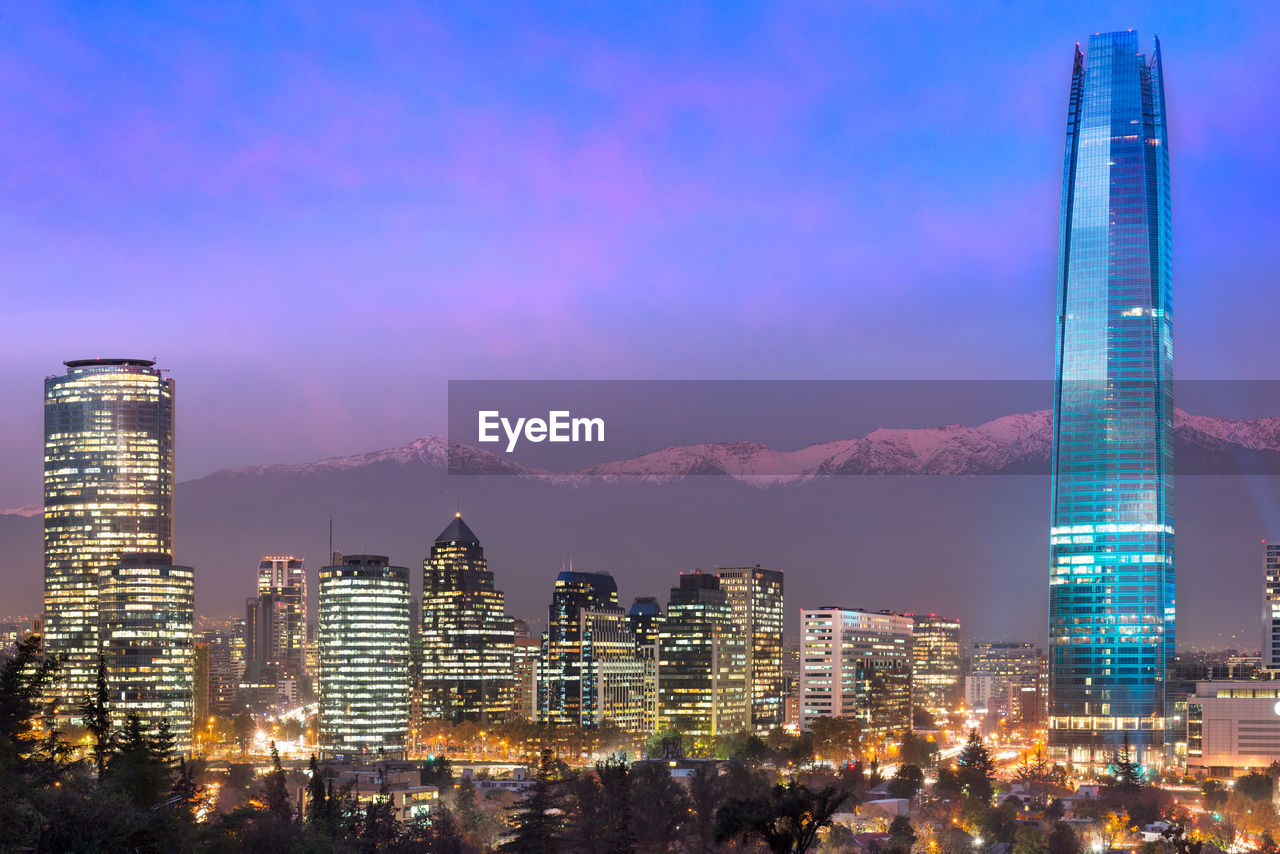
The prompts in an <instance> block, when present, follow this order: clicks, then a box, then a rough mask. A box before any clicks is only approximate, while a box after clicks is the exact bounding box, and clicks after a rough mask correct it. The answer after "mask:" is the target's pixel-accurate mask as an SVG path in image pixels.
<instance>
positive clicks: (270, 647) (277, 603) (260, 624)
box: [240, 555, 311, 709]
mask: <svg viewBox="0 0 1280 854" xmlns="http://www.w3.org/2000/svg"><path fill="white" fill-rule="evenodd" d="M257 591H258V594H257V595H256V596H254V597H252V598H250V599H248V600H247V601H246V603H245V633H244V637H245V672H244V675H243V677H242V680H241V683H240V699H241V701H242V702H244V703H245V704H246V705H247V706H249V707H250V708H254V709H263V708H267V707H271V706H279V705H281V704H283V705H285V706H294V705H296V704H297V703H299V702H300V701H301V700H302V699H303V698H304V697H307V696H310V694H311V683H310V680H309V678H308V671H307V635H306V626H307V578H306V565H305V563H304V562H303V561H302V559H300V558H296V557H293V556H292V555H287V556H275V555H265V556H264V557H263V558H262V560H260V561H259V562H258V579H257Z"/></svg>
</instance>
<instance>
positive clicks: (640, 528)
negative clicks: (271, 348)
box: [0, 411, 1280, 647]
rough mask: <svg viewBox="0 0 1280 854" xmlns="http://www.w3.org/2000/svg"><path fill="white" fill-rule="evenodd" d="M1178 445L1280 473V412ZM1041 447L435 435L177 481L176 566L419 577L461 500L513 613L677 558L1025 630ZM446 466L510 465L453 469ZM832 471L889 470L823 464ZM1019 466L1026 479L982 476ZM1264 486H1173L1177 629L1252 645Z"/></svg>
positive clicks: (224, 574) (1035, 581) (1274, 512)
mask: <svg viewBox="0 0 1280 854" xmlns="http://www.w3.org/2000/svg"><path fill="white" fill-rule="evenodd" d="M1175 436H1176V440H1175V441H1176V453H1177V466H1178V471H1179V472H1180V473H1184V474H1186V473H1200V474H1229V473H1240V472H1256V473H1267V474H1275V473H1280V419H1276V418H1265V419H1255V420H1239V419H1229V418H1216V417H1209V416H1200V415H1191V414H1187V413H1184V412H1181V411H1179V412H1177V413H1176V415H1175ZM1050 443H1051V424H1050V416H1049V413H1048V412H1047V411H1036V412H1027V413H1022V414H1017V415H1009V416H1004V417H1001V418H996V419H994V420H991V421H988V422H985V423H982V424H978V425H976V426H963V425H949V426H944V427H931V428H921V429H878V430H874V431H872V432H870V433H867V434H866V435H864V436H860V437H855V438H850V439H843V440H838V441H834V442H827V443H823V444H816V445H810V446H808V447H804V448H800V449H797V450H776V449H773V448H770V447H768V446H766V445H763V444H760V443H754V442H726V443H707V444H697V445H683V446H674V447H669V448H664V449H661V450H656V451H653V452H651V453H647V454H643V455H640V456H636V457H633V458H629V459H624V460H616V461H610V462H602V463H599V464H596V465H592V466H589V467H586V468H582V469H578V470H575V471H572V472H552V471H549V470H547V469H543V468H538V467H534V466H527V465H522V464H519V463H515V462H513V461H512V460H510V459H508V458H507V457H506V456H505V455H502V454H494V453H491V452H488V451H481V450H477V449H474V448H468V447H465V446H462V445H456V444H450V443H449V442H448V441H447V440H446V439H444V438H442V437H439V436H430V437H425V438H421V439H417V440H414V441H412V442H409V443H407V444H405V445H402V446H398V447H395V448H388V449H384V450H380V451H374V452H371V453H366V454H359V455H355V456H347V457H335V458H331V459H327V460H322V461H319V462H314V463H306V464H289V465H268V466H251V467H241V468H230V469H223V470H220V471H217V472H214V473H212V474H209V475H207V476H204V477H201V478H197V479H194V480H186V481H182V482H180V483H179V484H178V486H177V494H176V499H175V512H176V514H177V515H176V550H177V554H176V559H177V560H179V561H180V562H184V563H188V564H190V565H193V566H195V567H196V568H197V578H198V582H197V607H198V610H199V611H200V612H201V613H206V614H218V613H237V612H240V611H242V610H243V607H244V599H245V597H247V596H248V595H250V593H252V586H253V578H254V570H255V567H256V566H257V561H258V558H259V556H261V555H262V554H267V553H292V554H297V555H299V556H303V557H305V558H307V559H308V564H309V566H311V567H313V568H314V567H317V566H321V565H323V564H324V563H326V562H327V558H328V551H329V541H328V536H329V517H330V516H332V517H333V520H334V521H333V528H334V543H333V545H334V548H336V549H338V550H341V551H344V552H346V553H359V552H373V553H377V554H386V555H389V556H390V557H391V558H392V560H393V561H394V562H396V563H399V564H401V565H405V566H410V567H413V566H417V565H420V563H421V560H422V559H423V557H425V555H426V554H427V552H428V550H429V548H430V544H431V542H432V541H433V540H434V538H435V536H436V535H437V534H438V533H439V531H440V530H441V529H443V528H444V527H445V525H446V524H447V523H448V521H449V519H450V518H451V517H452V515H453V514H454V512H455V511H456V510H458V509H461V510H462V512H463V513H464V514H465V515H466V517H467V520H468V524H469V525H470V526H471V527H472V528H473V529H474V530H475V531H476V532H477V534H478V535H479V536H480V538H481V540H482V542H483V543H484V545H485V549H486V555H487V557H488V558H489V562H490V566H491V568H492V569H494V571H495V573H496V574H497V578H498V585H499V587H500V588H501V589H504V590H505V592H506V594H507V601H508V607H509V610H511V612H512V613H514V614H515V615H516V616H520V617H524V618H526V619H528V620H529V621H530V622H531V623H532V624H533V625H534V626H535V628H536V626H537V625H538V624H539V623H540V622H543V621H545V609H546V606H547V604H548V602H549V598H550V589H551V584H552V582H553V580H554V576H555V573H556V572H557V571H559V569H560V568H561V567H562V566H565V565H568V564H569V563H573V565H575V566H576V567H577V568H579V569H593V570H607V571H612V572H613V573H614V574H615V576H617V577H618V579H619V587H620V590H621V592H622V593H623V597H622V599H623V601H622V604H624V605H626V604H628V603H629V601H630V598H629V597H631V596H634V595H653V594H657V595H658V596H659V597H660V598H661V599H662V600H663V601H665V599H666V595H665V594H666V588H668V587H671V586H673V585H674V584H676V583H677V573H678V572H679V571H681V570H686V569H689V568H692V567H701V568H705V569H710V568H711V567H713V566H715V565H717V564H718V565H722V566H723V565H751V564H756V563H760V564H762V565H765V566H771V567H775V568H778V569H782V570H783V571H784V572H786V573H787V585H788V617H789V621H790V622H791V624H792V625H793V626H794V623H795V609H797V608H799V607H800V606H802V605H804V606H819V605H828V604H839V605H847V606H850V607H867V608H870V609H879V608H892V609H896V610H903V611H909V610H915V611H930V610H935V611H945V612H947V613H951V614H954V615H955V616H958V617H960V618H961V619H962V620H963V621H964V622H965V623H966V627H967V630H969V631H971V632H973V633H974V636H981V637H984V638H988V639H997V638H1001V637H1003V638H1006V639H1018V638H1027V639H1036V638H1040V637H1042V636H1043V633H1044V609H1045V606H1046V595H1047V594H1046V592H1045V591H1046V589H1047V588H1046V585H1045V583H1044V582H1045V578H1046V574H1047V565H1046V561H1047V553H1048V552H1047V533H1048V518H1047V516H1048V504H1049V495H1048V485H1047V478H1045V477H1043V475H1045V474H1047V471H1048V457H1049V447H1050ZM450 467H452V469H453V470H454V471H458V470H465V471H468V472H476V471H489V472H500V473H508V474H511V475H514V476H507V477H503V476H463V475H457V474H452V475H451V474H449V471H450ZM837 474H877V475H886V476H884V477H834V476H828V475H837ZM1014 474H1021V475H1029V476H1025V477H975V475H1014ZM699 475H724V476H721V477H705V476H699ZM892 475H909V476H910V477H893V476H892ZM940 475H966V477H943V476H940ZM1276 483H1277V481H1276V479H1275V478H1244V477H1201V478H1189V479H1185V480H1179V485H1178V507H1177V512H1178V538H1179V546H1178V547H1179V553H1178V554H1179V556H1178V562H1179V578H1180V590H1179V605H1180V609H1183V610H1186V612H1187V616H1186V617H1185V618H1184V617H1180V619H1181V620H1182V624H1181V629H1180V631H1183V633H1184V637H1191V638H1194V639H1195V640H1197V641H1198V642H1202V643H1207V642H1208V641H1209V640H1211V639H1212V638H1213V637H1215V636H1216V635H1217V634H1218V633H1220V632H1222V627H1223V626H1226V627H1227V628H1228V631H1227V632H1226V636H1227V637H1228V638H1229V636H1230V635H1231V634H1239V635H1240V637H1241V639H1240V640H1238V641H1234V643H1236V644H1237V645H1240V646H1242V647H1247V646H1256V643H1257V640H1256V635H1257V631H1256V630H1255V628H1254V625H1255V623H1256V613H1257V610H1258V606H1257V602H1258V599H1257V595H1258V594H1257V590H1256V589H1255V588H1257V587H1258V585H1259V584H1260V582H1259V581H1258V578H1257V576H1258V575H1259V573H1260V569H1259V561H1258V557H1257V554H1256V551H1257V542H1258V538H1260V537H1265V536H1268V535H1269V534H1280V509H1278V508H1280V501H1278V500H1277V496H1276V490H1275V486H1274V484H1276ZM751 487H759V488H751ZM40 515H41V514H40V509H39V507H38V506H35V505H28V506H26V507H21V508H14V509H11V510H6V511H0V556H2V557H0V603H3V604H2V605H0V615H3V613H10V614H14V613H23V612H26V613H32V612H34V611H35V610H37V609H38V608H39V603H40V598H41V593H40V590H41V583H42V582H41V577H42V574H41V565H42V557H41V550H42V545H41V542H42V534H41V528H42V525H41V519H40ZM313 571H314V570H313ZM412 575H413V577H415V586H416V583H417V582H420V578H419V577H418V576H419V573H417V572H414V573H413V574H412ZM1180 613H1181V611H1180ZM1188 632H1189V633H1190V634H1188ZM1223 643H1224V645H1230V644H1228V643H1227V642H1226V641H1224V642H1223Z"/></svg>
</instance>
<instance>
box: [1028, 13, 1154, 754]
mask: <svg viewBox="0 0 1280 854" xmlns="http://www.w3.org/2000/svg"><path fill="white" fill-rule="evenodd" d="M1061 216H1062V220H1061V240H1060V243H1061V245H1060V254H1059V260H1058V335H1057V353H1056V365H1057V367H1056V373H1057V376H1056V383H1055V386H1054V410H1053V415H1054V419H1053V453H1052V487H1051V488H1052V507H1051V511H1050V513H1051V521H1050V579H1049V585H1050V586H1049V697H1050V700H1049V755H1050V757H1051V758H1052V759H1053V760H1055V761H1059V762H1069V763H1072V764H1077V765H1082V766H1085V767H1099V766H1105V765H1106V764H1108V763H1109V762H1110V761H1111V758H1112V757H1113V756H1114V754H1115V753H1116V752H1117V751H1119V750H1122V749H1123V746H1124V745H1126V744H1127V745H1128V746H1129V748H1130V749H1131V751H1132V759H1133V760H1135V761H1137V762H1140V763H1142V764H1143V765H1153V764H1154V765H1158V764H1160V763H1162V762H1163V761H1164V758H1165V729H1166V727H1168V728H1170V729H1171V730H1172V729H1173V728H1174V727H1173V725H1174V723H1175V721H1174V720H1173V715H1172V714H1171V713H1170V706H1169V705H1168V703H1167V702H1166V690H1167V688H1166V686H1167V682H1166V668H1167V666H1168V665H1169V664H1170V663H1171V662H1172V661H1173V655H1174V513H1173V454H1174V441H1173V411H1174V410H1173V385H1172V379H1173V297H1172V278H1173V275H1172V267H1171V246H1172V236H1171V213H1170V204H1169V136H1168V128H1167V124H1166V114H1165V99H1164V80H1163V72H1162V71H1161V64H1160V45H1159V42H1157V43H1156V46H1155V50H1154V52H1153V53H1152V54H1151V55H1150V56H1149V57H1148V56H1146V55H1144V54H1143V53H1142V52H1141V50H1140V48H1139V44H1138V34H1137V33H1135V32H1133V31H1132V30H1128V31H1125V32H1116V33H1098V34H1096V35H1093V36H1091V37H1090V39H1089V47H1088V50H1087V51H1086V52H1085V53H1081V52H1080V49H1079V47H1077V48H1076V52H1075V67H1074V71H1073V74H1072V81H1071V98H1070V103H1069V106H1068V112H1067V145H1066V158H1065V164H1064V172H1063V183H1062V207H1061Z"/></svg>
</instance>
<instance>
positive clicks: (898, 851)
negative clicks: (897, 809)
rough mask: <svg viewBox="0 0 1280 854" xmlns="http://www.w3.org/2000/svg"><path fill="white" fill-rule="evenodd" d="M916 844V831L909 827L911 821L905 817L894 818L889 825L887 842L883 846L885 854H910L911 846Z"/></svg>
mask: <svg viewBox="0 0 1280 854" xmlns="http://www.w3.org/2000/svg"><path fill="white" fill-rule="evenodd" d="M915 844H916V830H915V828H914V827H912V826H911V819H909V818H907V816H905V815H899V816H894V818H893V821H892V822H890V823H889V842H888V843H887V844H886V845H885V847H884V851H885V852H886V854H911V846H913V845H915Z"/></svg>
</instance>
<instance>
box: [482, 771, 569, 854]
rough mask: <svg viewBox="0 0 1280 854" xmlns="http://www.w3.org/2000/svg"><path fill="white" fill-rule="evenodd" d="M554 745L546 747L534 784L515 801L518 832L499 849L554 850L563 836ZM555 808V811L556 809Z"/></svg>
mask: <svg viewBox="0 0 1280 854" xmlns="http://www.w3.org/2000/svg"><path fill="white" fill-rule="evenodd" d="M552 761H553V757H552V754H551V748H549V747H544V748H543V749H542V756H541V759H540V761H539V763H538V774H537V776H536V777H534V780H533V788H532V789H531V790H530V791H529V793H528V794H527V795H525V797H524V799H523V800H522V801H521V802H520V803H519V804H517V805H516V809H515V815H514V822H513V824H514V825H515V833H514V835H513V836H512V837H511V838H510V839H508V840H507V841H506V842H505V843H503V845H502V846H501V847H500V848H499V849H498V850H500V851H508V852H511V854H553V852H555V851H556V848H557V846H556V843H557V840H558V839H559V836H560V829H561V824H562V822H561V818H560V814H559V811H558V808H559V806H560V792H559V781H558V780H557V779H555V776H554V773H553V769H552ZM553 810H554V811H555V812H553Z"/></svg>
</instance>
